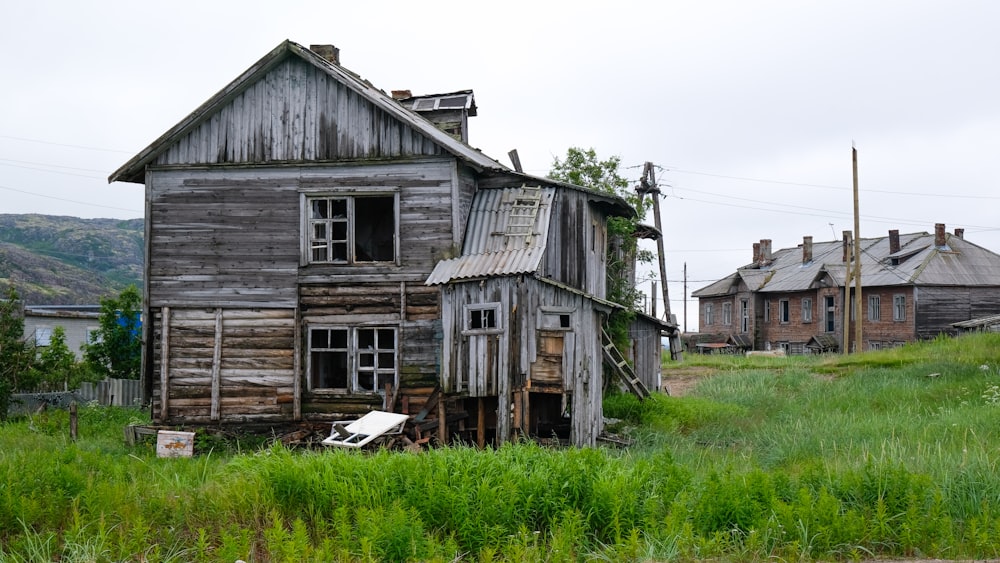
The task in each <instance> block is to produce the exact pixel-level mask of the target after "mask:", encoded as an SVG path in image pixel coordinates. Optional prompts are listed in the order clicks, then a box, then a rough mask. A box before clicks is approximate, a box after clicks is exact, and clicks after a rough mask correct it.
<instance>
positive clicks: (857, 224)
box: [844, 144, 861, 352]
mask: <svg viewBox="0 0 1000 563" xmlns="http://www.w3.org/2000/svg"><path fill="white" fill-rule="evenodd" d="M851 161H852V165H853V168H854V350H855V351H856V352H860V351H861V215H860V213H859V212H858V149H856V148H854V145H853V144H852V145H851ZM844 328H845V330H846V328H847V327H844Z"/></svg>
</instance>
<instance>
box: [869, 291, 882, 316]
mask: <svg viewBox="0 0 1000 563" xmlns="http://www.w3.org/2000/svg"><path fill="white" fill-rule="evenodd" d="M881 308H882V299H881V297H879V296H878V295H869V296H868V320H869V321H879V320H881V319H882V311H881Z"/></svg>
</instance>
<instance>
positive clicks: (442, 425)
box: [438, 397, 448, 446]
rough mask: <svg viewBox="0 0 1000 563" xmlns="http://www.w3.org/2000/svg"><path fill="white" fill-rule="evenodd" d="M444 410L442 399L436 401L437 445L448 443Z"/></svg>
mask: <svg viewBox="0 0 1000 563" xmlns="http://www.w3.org/2000/svg"><path fill="white" fill-rule="evenodd" d="M447 416H448V415H447V413H446V412H445V408H444V397H441V398H440V399H438V444H440V445H442V446H443V445H445V444H447V443H448V418H447Z"/></svg>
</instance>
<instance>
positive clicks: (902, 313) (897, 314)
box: [892, 295, 906, 321]
mask: <svg viewBox="0 0 1000 563" xmlns="http://www.w3.org/2000/svg"><path fill="white" fill-rule="evenodd" d="M892 320H894V321H905V320H906V296H905V295H893V296H892Z"/></svg>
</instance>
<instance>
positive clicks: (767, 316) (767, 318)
mask: <svg viewBox="0 0 1000 563" xmlns="http://www.w3.org/2000/svg"><path fill="white" fill-rule="evenodd" d="M764 322H765V323H769V322H771V300H770V299H765V300H764Z"/></svg>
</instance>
